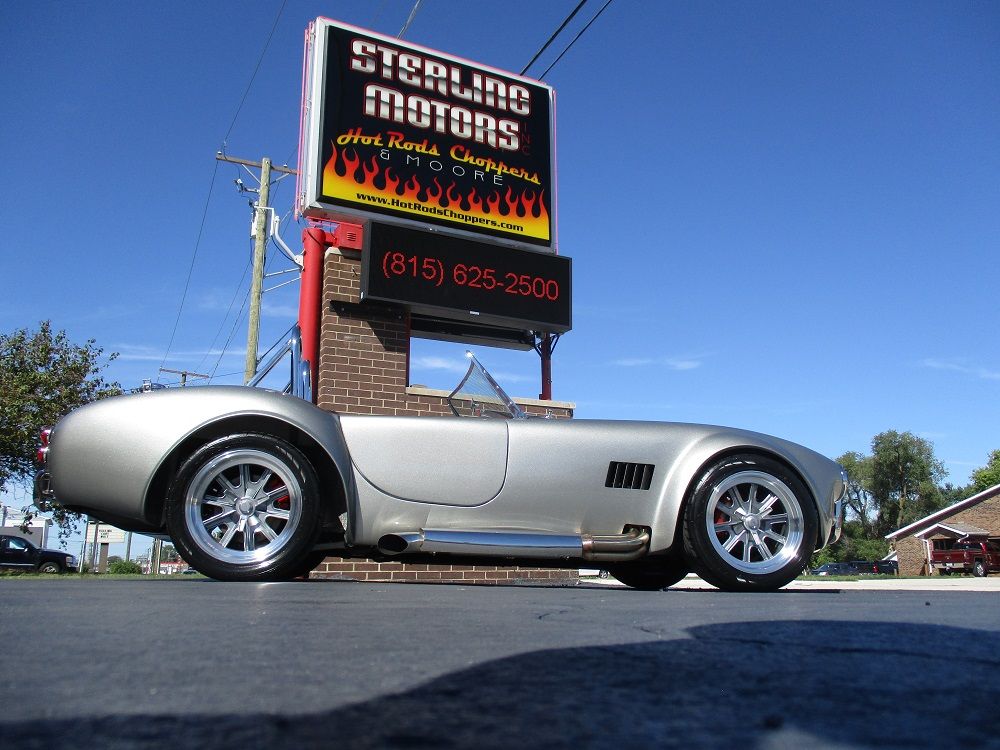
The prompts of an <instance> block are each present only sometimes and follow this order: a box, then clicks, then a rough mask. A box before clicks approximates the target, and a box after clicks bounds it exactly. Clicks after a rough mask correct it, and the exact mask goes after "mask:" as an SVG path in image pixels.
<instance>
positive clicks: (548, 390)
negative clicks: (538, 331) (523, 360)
mask: <svg viewBox="0 0 1000 750" xmlns="http://www.w3.org/2000/svg"><path fill="white" fill-rule="evenodd" d="M538 355H539V356H540V357H541V360H542V392H541V393H539V394H538V398H540V399H542V400H543V401H551V400H552V334H549V333H546V334H545V335H543V336H542V340H541V341H540V342H539V347H538Z"/></svg>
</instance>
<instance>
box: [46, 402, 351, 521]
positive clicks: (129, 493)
mask: <svg viewBox="0 0 1000 750" xmlns="http://www.w3.org/2000/svg"><path fill="white" fill-rule="evenodd" d="M235 419H243V420H244V421H245V422H247V423H250V422H257V423H258V424H265V423H266V420H274V421H276V422H281V423H284V424H286V425H288V426H290V427H293V428H295V429H298V430H302V431H303V432H305V433H306V434H308V435H311V436H312V437H313V438H314V439H315V440H316V441H317V442H318V443H319V444H320V445H321V446H322V447H323V448H324V450H325V451H326V453H327V454H328V455H329V456H330V459H331V460H332V461H333V463H334V465H336V466H337V467H338V469H339V470H340V473H341V476H342V478H343V479H344V481H345V484H346V487H345V490H346V493H347V496H348V497H351V496H352V495H354V494H355V492H354V487H353V484H354V483H353V473H352V471H351V468H350V467H351V463H350V458H349V456H348V455H347V451H346V447H345V445H344V440H343V436H342V435H341V432H340V423H339V419H338V417H337V416H336V415H334V414H329V413H328V412H324V411H322V410H321V409H318V408H316V407H315V406H313V405H312V404H310V403H308V402H306V401H303V400H301V399H298V398H295V397H293V396H285V395H282V394H280V393H275V392H273V391H265V390H260V389H256V388H246V387H243V386H207V387H193V388H183V389H182V388H176V389H166V390H162V391H154V392H152V393H142V394H135V395H128V396H116V397H114V398H109V399H104V400H101V401H96V402H93V403H91V404H87V405H86V406H83V407H81V408H79V409H77V410H75V411H73V412H71V413H70V414H68V415H67V416H66V417H64V418H63V419H62V420H60V422H59V424H58V425H57V427H56V429H55V430H53V432H52V436H51V438H50V451H49V455H48V461H47V465H48V470H49V474H50V475H51V486H52V492H53V494H54V496H55V498H56V500H57V501H58V502H59V503H60V504H62V505H66V506H75V507H82V508H88V509H91V510H94V511H101V510H104V511H106V512H108V513H110V514H113V515H115V516H120V517H123V518H135V519H137V520H138V519H142V518H144V507H143V506H144V504H145V503H146V502H148V501H149V498H148V493H149V489H150V483H151V481H152V479H153V477H154V475H155V474H156V472H157V470H158V469H159V467H160V465H161V464H162V462H163V461H165V460H166V459H167V458H168V457H169V456H171V455H172V454H173V452H174V450H175V449H176V448H177V447H178V446H179V445H181V444H182V443H183V442H184V441H185V440H186V439H187V438H188V437H190V436H191V435H194V434H195V433H198V432H199V431H201V430H203V429H205V428H207V427H209V426H211V425H213V424H216V423H220V422H226V421H231V420H235Z"/></svg>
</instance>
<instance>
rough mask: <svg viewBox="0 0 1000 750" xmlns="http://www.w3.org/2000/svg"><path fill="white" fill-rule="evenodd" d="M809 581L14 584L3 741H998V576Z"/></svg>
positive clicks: (755, 744) (3, 625)
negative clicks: (766, 589) (754, 589)
mask: <svg viewBox="0 0 1000 750" xmlns="http://www.w3.org/2000/svg"><path fill="white" fill-rule="evenodd" d="M961 580H963V581H969V580H972V579H961ZM987 580H988V581H994V580H1000V579H996V578H990V579H987ZM810 584H811V582H810ZM990 585H992V584H990ZM817 586H818V587H817V588H812V589H808V588H806V589H802V588H797V587H793V588H790V589H786V590H783V591H781V592H777V593H774V594H729V593H723V592H719V591H715V590H708V589H704V588H701V587H699V586H698V585H697V583H696V582H695V581H692V580H690V579H689V580H686V581H684V582H682V583H681V584H680V585H679V587H678V588H676V589H671V590H668V591H662V592H638V591H631V590H627V589H624V588H620V587H615V586H608V585H602V584H599V583H585V584H582V585H578V586H565V587H555V586H553V587H547V586H529V585H520V586H466V585H446V584H437V585H431V584H395V585H390V584H375V583H352V582H343V581H322V580H321V581H303V582H295V583H288V584H270V585H269V584H227V583H219V582H215V581H210V580H206V579H200V578H199V579H194V580H192V579H190V578H187V577H185V578H184V579H178V580H153V581H144V580H126V581H122V580H118V581H115V580H94V579H79V578H75V577H74V578H72V579H69V578H66V579H57V580H52V579H30V578H16V579H0V638H2V639H3V641H2V642H3V643H4V644H5V646H6V648H5V654H4V658H3V660H2V662H0V663H2V665H3V666H2V669H0V744H2V747H4V748H8V747H10V748H18V750H22V749H29V748H45V749H46V750H48V749H49V748H161V747H164V748H166V747H169V748H171V750H176V749H177V748H189V747H190V748H240V750H245V749H246V748H257V747H260V748H268V749H269V750H270V748H279V749H280V748H296V749H302V748H314V747H323V748H325V747H342V748H381V747H403V748H424V747H427V748H431V747H433V748H465V747H476V748H510V747H514V746H523V747H541V746H546V747H574V748H578V747H584V748H596V747H605V746H613V747H616V748H633V747H634V748H647V747H648V748H653V747H655V748H663V747H683V748H716V747H728V746H738V747H740V748H749V749H753V748H762V749H766V750H770V749H772V748H793V747H794V748H803V747H809V748H812V747H820V748H875V747H879V748H885V747H889V748H896V747H899V748H919V747H928V748H929V747H934V748H940V747H941V746H942V743H943V742H946V744H948V745H958V746H962V747H975V748H977V750H978V749H979V748H998V747H1000V739H998V738H1000V710H998V708H997V696H998V695H1000V589H995V588H994V589H992V590H988V591H964V590H955V591H927V590H901V589H899V588H896V589H890V590H864V589H860V588H856V587H854V586H853V585H852V584H848V583H843V582H828V583H826V584H825V585H822V584H817Z"/></svg>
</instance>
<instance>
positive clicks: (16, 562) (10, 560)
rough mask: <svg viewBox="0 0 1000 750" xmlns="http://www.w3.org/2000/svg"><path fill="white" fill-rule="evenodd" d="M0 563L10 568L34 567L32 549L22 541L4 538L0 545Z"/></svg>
mask: <svg viewBox="0 0 1000 750" xmlns="http://www.w3.org/2000/svg"><path fill="white" fill-rule="evenodd" d="M0 550H2V551H0V562H2V563H3V565H5V566H6V567H10V568H33V567H35V556H34V554H33V553H34V549H33V548H32V546H31V545H30V544H28V543H27V542H26V541H24V540H23V539H20V538H18V537H16V536H6V537H4V538H3V542H2V543H0Z"/></svg>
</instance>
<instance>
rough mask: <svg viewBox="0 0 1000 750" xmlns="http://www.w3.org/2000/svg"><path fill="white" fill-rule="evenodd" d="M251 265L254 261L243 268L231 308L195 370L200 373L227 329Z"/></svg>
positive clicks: (231, 301)
mask: <svg viewBox="0 0 1000 750" xmlns="http://www.w3.org/2000/svg"><path fill="white" fill-rule="evenodd" d="M251 265H252V261H250V260H248V261H247V264H246V265H245V266H244V267H243V275H242V276H240V280H239V283H237V285H236V291H234V292H233V298H232V299H231V300H229V307H228V308H226V314H225V315H224V316H223V317H222V322H221V323H219V328H218V330H217V331H216V332H215V336H213V337H212V343H211V344H209V345H208V349H207V350H205V354H204V355H203V356H202V358H201V361H200V362H199V363H198V366H197V367H196V368H195V369H197V370H198V371H201V368H202V366H203V365H204V364H205V362H206V361H207V360H208V356H209V355H210V354H211V353H212V347H214V346H215V342H216V341H218V340H219V336H220V335H221V334H222V329H223V328H225V326H226V321H227V320H229V314H230V313H231V312H232V311H233V306H234V305H235V304H236V298H237V297H239V296H240V290H241V289H242V288H243V282H244V280H245V279H246V277H247V274H248V273H249V272H250V267H251Z"/></svg>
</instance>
